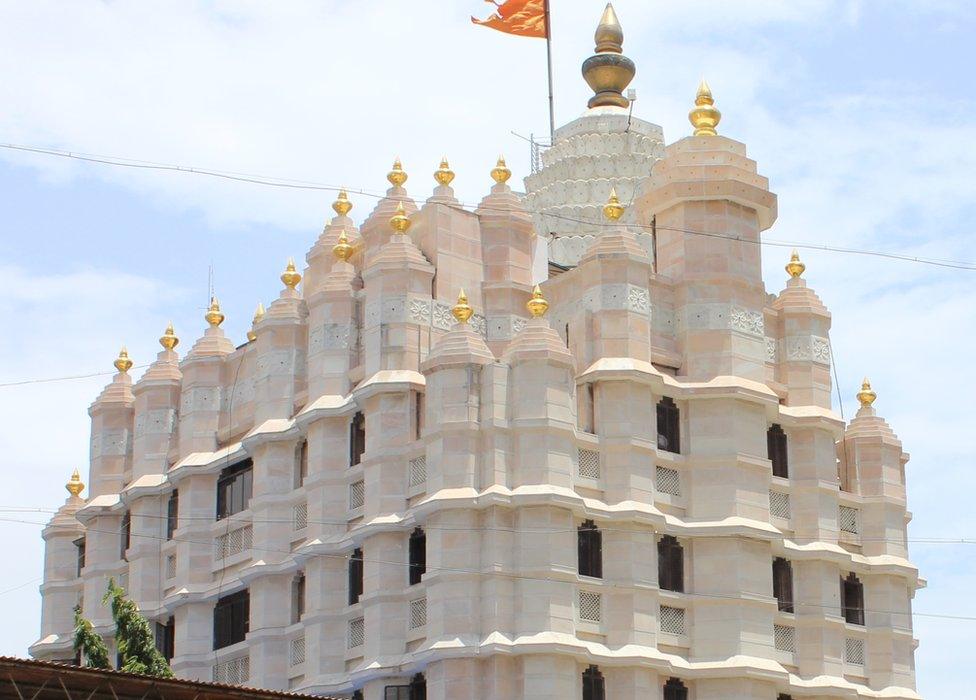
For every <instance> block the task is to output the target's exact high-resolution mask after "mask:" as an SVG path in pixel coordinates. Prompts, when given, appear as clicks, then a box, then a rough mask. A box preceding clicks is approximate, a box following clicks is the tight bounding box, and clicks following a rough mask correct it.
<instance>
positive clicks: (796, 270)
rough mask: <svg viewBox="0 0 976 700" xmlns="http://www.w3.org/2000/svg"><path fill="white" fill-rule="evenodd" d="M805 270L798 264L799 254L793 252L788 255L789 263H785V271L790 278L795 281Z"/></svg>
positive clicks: (801, 264) (805, 267)
mask: <svg viewBox="0 0 976 700" xmlns="http://www.w3.org/2000/svg"><path fill="white" fill-rule="evenodd" d="M806 269H807V266H806V265H804V264H803V263H802V262H800V254H799V253H797V252H796V250H794V251H793V252H792V253H791V254H790V261H789V262H788V263H786V271H787V272H788V273H789V274H790V277H792V278H794V279H796V278H797V277H799V276H800V275H802V274H803V271H804V270H806Z"/></svg>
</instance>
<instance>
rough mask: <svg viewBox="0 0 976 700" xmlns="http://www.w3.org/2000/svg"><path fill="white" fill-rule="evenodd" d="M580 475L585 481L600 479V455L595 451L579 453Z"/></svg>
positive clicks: (581, 451)
mask: <svg viewBox="0 0 976 700" xmlns="http://www.w3.org/2000/svg"><path fill="white" fill-rule="evenodd" d="M579 475H580V476H582V477H583V478H585V479H599V478H600V453H599V452H594V451H593V450H580V451H579Z"/></svg>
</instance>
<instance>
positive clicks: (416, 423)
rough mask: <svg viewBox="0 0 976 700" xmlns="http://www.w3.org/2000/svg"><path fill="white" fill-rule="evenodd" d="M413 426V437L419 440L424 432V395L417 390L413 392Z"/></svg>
mask: <svg viewBox="0 0 976 700" xmlns="http://www.w3.org/2000/svg"><path fill="white" fill-rule="evenodd" d="M413 427H414V433H413V439H414V440H419V439H420V437H421V435H422V434H423V432H424V395H423V393H421V392H419V391H418V392H416V393H415V394H414V405H413Z"/></svg>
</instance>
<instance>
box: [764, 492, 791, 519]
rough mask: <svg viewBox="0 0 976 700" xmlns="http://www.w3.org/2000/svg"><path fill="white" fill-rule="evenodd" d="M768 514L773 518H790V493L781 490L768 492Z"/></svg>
mask: <svg viewBox="0 0 976 700" xmlns="http://www.w3.org/2000/svg"><path fill="white" fill-rule="evenodd" d="M769 514H770V515H772V516H773V517H774V518H785V519H786V520H789V518H790V514H791V513H790V494H788V493H782V492H781V491H770V492H769Z"/></svg>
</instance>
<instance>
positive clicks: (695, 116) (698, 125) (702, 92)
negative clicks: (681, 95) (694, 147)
mask: <svg viewBox="0 0 976 700" xmlns="http://www.w3.org/2000/svg"><path fill="white" fill-rule="evenodd" d="M721 120H722V113H721V112H719V111H718V108H717V107H716V106H715V99H714V98H713V97H712V89H711V88H710V87H709V86H708V83H707V82H706V81H705V79H704V78H702V80H701V83H699V85H698V94H696V95H695V106H694V108H693V109H692V110H691V111H690V112H688V121H690V122H691V125H692V126H693V127H695V136H716V135H717V134H718V132H717V131H715V127H716V126H718V123H719V122H720V121H721Z"/></svg>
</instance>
